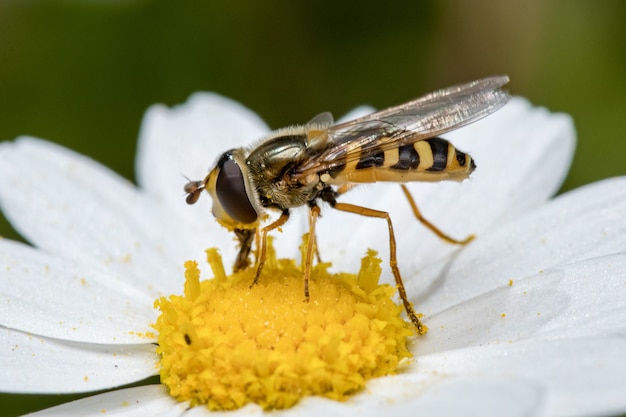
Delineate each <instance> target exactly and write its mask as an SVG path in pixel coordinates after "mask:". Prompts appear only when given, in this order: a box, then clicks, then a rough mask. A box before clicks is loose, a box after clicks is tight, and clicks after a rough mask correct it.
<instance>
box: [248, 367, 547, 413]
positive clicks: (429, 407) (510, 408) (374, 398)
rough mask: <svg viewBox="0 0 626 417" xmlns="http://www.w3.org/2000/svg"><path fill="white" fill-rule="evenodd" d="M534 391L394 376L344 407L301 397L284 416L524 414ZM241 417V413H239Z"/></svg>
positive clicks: (533, 402)
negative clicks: (299, 402)
mask: <svg viewBox="0 0 626 417" xmlns="http://www.w3.org/2000/svg"><path fill="white" fill-rule="evenodd" d="M539 399H540V394H539V390H538V389H536V388H535V387H533V386H529V385H528V384H526V383H524V382H523V381H515V380H510V379H509V380H504V379H488V378H471V379H470V378H450V379H445V378H440V379H438V380H434V379H433V378H430V379H428V378H426V379H423V378H415V377H413V376H406V375H398V376H395V377H390V378H381V379H379V380H375V381H372V383H370V384H369V385H368V388H367V392H364V393H362V394H358V395H356V396H354V397H352V398H351V399H349V400H348V401H347V402H346V403H339V402H336V401H331V400H325V399H321V398H314V397H311V398H306V399H304V400H303V401H302V403H301V404H299V405H297V406H296V407H295V408H294V409H293V411H292V412H290V411H287V412H285V413H284V414H286V415H297V416H320V415H331V416H350V415H355V416H381V415H391V416H413V415H420V416H422V415H423V416H433V417H434V416H459V415H468V416H484V417H488V416H498V417H500V416H503V415H505V416H527V415H532V414H533V412H534V411H535V410H536V409H537V408H538V403H539ZM244 415H247V414H244Z"/></svg>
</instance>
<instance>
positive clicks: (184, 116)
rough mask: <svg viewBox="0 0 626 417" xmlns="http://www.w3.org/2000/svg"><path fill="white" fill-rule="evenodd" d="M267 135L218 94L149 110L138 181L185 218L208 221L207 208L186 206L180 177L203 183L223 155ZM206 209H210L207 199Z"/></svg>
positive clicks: (241, 109) (256, 122)
mask: <svg viewBox="0 0 626 417" xmlns="http://www.w3.org/2000/svg"><path fill="white" fill-rule="evenodd" d="M268 131H269V128H268V127H267V125H266V124H265V123H264V122H263V121H262V120H261V119H260V118H259V117H258V116H257V115H256V114H255V113H253V112H252V111H250V110H248V109H247V108H245V107H244V106H242V105H241V104H239V103H237V102H235V101H232V100H230V99H227V98H225V97H222V96H219V95H217V94H211V93H196V94H194V95H192V96H191V97H190V98H189V100H188V101H187V102H186V103H185V104H182V105H179V106H175V107H173V108H168V107H165V106H163V105H155V106H152V107H151V108H150V109H148V111H147V112H146V114H145V116H144V119H143V122H142V126H141V132H140V135H139V145H138V151H137V180H138V182H139V184H140V185H141V186H142V187H143V188H145V189H146V190H148V191H149V192H150V193H152V194H154V195H157V196H159V198H160V199H162V200H163V201H165V202H166V203H167V204H171V205H172V206H174V207H176V208H177V209H178V210H181V211H182V212H183V213H184V215H185V216H189V217H193V218H195V219H197V220H198V221H203V222H207V221H209V220H211V217H212V215H211V211H210V209H204V210H193V209H192V208H190V207H187V205H186V203H185V198H184V193H183V186H184V185H185V182H186V180H185V178H184V177H183V175H186V176H188V177H189V178H191V179H192V180H200V179H203V178H204V177H205V176H206V174H207V173H208V170H209V168H210V165H212V164H213V163H214V162H215V161H216V160H217V159H218V158H219V156H220V155H221V154H222V153H224V152H225V151H227V150H229V149H232V148H237V147H242V146H248V145H252V144H253V143H254V141H256V140H258V139H260V138H261V137H262V136H263V135H265V134H266V133H267V132H268ZM203 200H205V199H203ZM206 200H209V199H206ZM198 204H200V203H198ZM203 206H204V205H203ZM206 206H207V207H210V204H209V202H208V201H207V204H206ZM194 212H195V213H197V214H189V213H194Z"/></svg>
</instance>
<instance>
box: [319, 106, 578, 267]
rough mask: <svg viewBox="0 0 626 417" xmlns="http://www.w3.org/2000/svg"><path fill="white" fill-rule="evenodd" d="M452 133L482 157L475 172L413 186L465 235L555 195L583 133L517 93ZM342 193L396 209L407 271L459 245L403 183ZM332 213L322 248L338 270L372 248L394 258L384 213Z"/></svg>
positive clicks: (454, 232)
mask: <svg viewBox="0 0 626 417" xmlns="http://www.w3.org/2000/svg"><path fill="white" fill-rule="evenodd" d="M447 137H449V139H450V140H451V141H452V142H453V143H454V144H455V146H457V147H459V148H461V149H463V150H465V151H469V152H470V154H472V156H473V157H474V158H475V159H476V160H477V164H478V168H477V170H476V172H475V173H474V174H473V175H472V178H471V179H470V180H469V181H465V182H463V183H460V184H459V183H454V182H442V183H432V184H427V183H419V184H418V183H413V184H410V185H409V188H410V189H411V191H412V194H413V196H414V198H415V200H416V202H417V204H418V206H419V207H420V209H421V211H422V213H423V214H424V216H426V218H428V219H429V220H430V221H432V222H433V223H434V224H435V225H436V226H438V227H439V228H441V229H442V230H443V231H444V232H446V233H448V234H450V235H451V236H453V237H457V238H464V237H466V236H467V235H469V234H472V233H475V234H478V235H479V236H480V235H481V234H483V233H484V232H485V231H486V230H488V229H489V228H490V227H493V225H494V224H499V223H500V222H502V221H504V220H507V219H512V218H516V217H517V216H519V215H520V213H523V212H524V211H527V210H528V209H530V208H532V207H535V206H537V205H538V204H540V203H541V202H543V201H545V200H546V199H547V198H548V197H549V196H550V195H551V194H553V193H554V192H555V191H556V190H557V189H558V187H559V186H560V184H561V182H562V180H563V178H564V176H565V173H566V172H567V168H568V167H569V164H570V161H571V158H572V152H573V147H574V141H575V132H574V129H573V125H572V121H571V119H570V118H569V117H568V116H566V115H563V114H550V113H548V112H547V111H546V110H545V109H542V108H537V107H531V106H530V105H529V103H528V102H527V101H526V100H523V99H520V98H513V99H512V100H511V102H510V103H509V104H508V105H507V106H505V107H504V108H503V109H502V110H500V111H498V112H496V113H494V114H493V115H491V116H489V117H487V118H485V119H483V120H481V121H479V122H477V123H474V124H472V125H470V126H467V127H464V128H462V129H459V130H458V131H454V132H452V133H451V134H449V135H447ZM341 200H342V201H346V202H351V203H355V204H359V205H363V206H365V207H371V208H375V209H379V210H385V211H388V212H389V213H390V214H391V218H392V221H393V222H394V226H395V228H396V239H397V242H398V253H399V262H400V269H401V270H422V269H423V268H424V267H425V266H426V265H428V264H430V263H436V262H439V260H440V259H441V258H442V257H444V256H446V255H448V254H450V253H452V252H454V251H457V250H458V249H459V248H458V247H457V246H454V245H449V244H446V243H444V242H442V241H441V240H440V239H439V238H437V237H436V236H434V235H433V234H432V233H430V232H429V231H428V230H426V229H425V228H424V227H422V226H421V225H419V223H418V222H417V220H416V219H415V218H414V216H413V214H412V212H411V210H410V207H409V205H408V203H407V201H406V199H405V197H404V196H403V195H402V192H401V190H400V188H399V187H398V186H397V185H394V184H376V185H366V186H362V187H358V188H357V189H356V190H354V191H351V192H350V193H348V194H347V195H346V196H345V198H344V197H343V196H342V199H341ZM324 215H325V216H324V219H322V220H321V221H320V222H319V229H318V230H319V232H318V241H319V245H320V250H321V251H322V255H323V257H324V255H325V254H326V255H325V258H329V260H332V261H333V263H334V265H335V266H336V267H337V269H342V270H346V269H347V270H354V269H355V268H357V265H358V262H359V259H358V256H355V254H361V253H364V252H365V248H367V247H372V248H374V249H376V250H378V251H379V252H380V254H381V256H382V258H383V259H385V260H386V259H388V255H387V254H388V238H387V230H386V229H387V226H386V224H385V222H384V221H383V220H380V219H366V218H364V217H362V216H357V215H354V214H348V213H336V212H335V211H332V212H331V211H330V210H325V211H324ZM338 224H339V225H340V226H338ZM335 254H337V256H335ZM344 254H347V255H348V256H347V257H342V256H343V255H344Z"/></svg>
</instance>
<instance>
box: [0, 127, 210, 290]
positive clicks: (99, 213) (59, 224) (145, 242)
mask: <svg viewBox="0 0 626 417" xmlns="http://www.w3.org/2000/svg"><path fill="white" fill-rule="evenodd" d="M0 203H1V204H2V207H3V211H4V213H5V214H6V216H7V217H8V218H9V220H10V221H11V223H12V224H13V225H14V226H15V227H16V229H17V230H18V231H19V232H20V233H21V234H22V235H23V236H25V237H26V238H27V239H28V240H30V241H31V242H33V243H34V244H35V245H36V246H38V247H40V248H44V249H46V250H47V251H49V252H51V253H56V254H60V255H63V256H64V257H67V258H69V259H74V260H76V261H79V262H81V263H85V262H93V263H95V264H96V266H98V267H100V268H102V269H103V270H105V271H109V272H111V273H118V274H120V275H122V276H125V277H127V278H128V279H131V278H132V279H134V280H139V281H142V282H143V283H144V287H145V289H146V291H149V292H150V293H152V294H153V295H160V294H167V293H172V292H175V291H180V287H181V285H180V283H181V279H180V277H182V272H181V271H182V265H183V262H184V261H185V260H186V259H188V258H189V257H190V256H195V255H198V256H200V255H199V253H200V251H201V250H203V249H205V248H206V247H209V246H210V238H211V237H210V235H200V234H196V233H195V230H193V229H192V226H193V225H191V224H189V223H188V222H186V221H185V220H184V219H178V218H176V215H175V213H173V212H172V211H171V210H168V209H167V208H166V207H164V205H163V204H159V202H158V201H157V200H155V199H154V198H153V197H150V196H148V195H145V194H141V193H139V192H138V191H137V190H136V189H135V188H134V187H133V186H132V184H130V183H128V182H127V181H125V180H124V179H122V178H121V177H119V176H117V175H116V174H115V173H113V172H111V171H110V170H108V169H106V168H105V167H103V166H101V165H98V164H97V163H95V162H94V161H92V160H90V159H88V158H85V157H83V156H81V155H78V154H76V153H74V152H71V151H70V150H68V149H64V148H61V147H59V146H57V145H54V144H51V143H48V142H44V141H40V140H36V139H32V138H22V139H19V140H17V141H16V142H12V143H11V142H9V143H4V144H2V145H1V146H0ZM194 237H196V238H197V239H194ZM203 241H204V243H202V242H203Z"/></svg>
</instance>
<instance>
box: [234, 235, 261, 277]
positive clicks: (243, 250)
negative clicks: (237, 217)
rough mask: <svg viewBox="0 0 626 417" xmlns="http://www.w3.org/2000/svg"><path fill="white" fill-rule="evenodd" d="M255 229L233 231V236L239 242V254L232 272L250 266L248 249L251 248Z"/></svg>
mask: <svg viewBox="0 0 626 417" xmlns="http://www.w3.org/2000/svg"><path fill="white" fill-rule="evenodd" d="M256 230H257V229H235V230H234V232H235V236H237V239H238V240H239V253H238V254H237V258H236V259H235V264H234V265H233V272H238V271H241V270H242V269H246V268H247V267H248V266H250V260H249V259H248V257H249V256H250V249H251V247H252V239H253V238H254V235H255V234H256Z"/></svg>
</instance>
